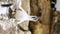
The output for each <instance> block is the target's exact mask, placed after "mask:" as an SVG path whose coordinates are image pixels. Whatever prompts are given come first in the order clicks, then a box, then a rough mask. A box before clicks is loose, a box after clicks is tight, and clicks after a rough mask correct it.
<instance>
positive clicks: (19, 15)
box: [15, 7, 38, 24]
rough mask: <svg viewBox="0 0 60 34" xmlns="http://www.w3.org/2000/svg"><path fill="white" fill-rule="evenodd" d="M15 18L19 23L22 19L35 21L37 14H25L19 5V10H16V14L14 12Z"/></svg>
mask: <svg viewBox="0 0 60 34" xmlns="http://www.w3.org/2000/svg"><path fill="white" fill-rule="evenodd" d="M15 17H16V20H19V21H20V22H18V24H19V23H22V22H24V21H37V20H38V17H37V16H30V15H28V14H27V12H26V11H25V10H23V8H22V7H20V10H16V14H15Z"/></svg>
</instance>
